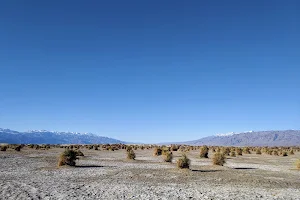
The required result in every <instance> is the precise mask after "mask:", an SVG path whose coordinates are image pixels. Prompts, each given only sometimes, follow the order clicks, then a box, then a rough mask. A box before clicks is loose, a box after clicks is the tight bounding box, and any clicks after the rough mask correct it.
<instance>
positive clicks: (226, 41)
mask: <svg viewBox="0 0 300 200" xmlns="http://www.w3.org/2000/svg"><path fill="white" fill-rule="evenodd" d="M299 9H300V2H299V1H296V0H295V1H276V0H274V1H268V0H255V1H226V2H225V1H174V0H173V1H130V0H129V1H107V2H104V1H88V2H87V1H31V0H29V1H2V2H1V3H0V17H1V20H0V127H2V128H10V129H14V130H19V131H24V130H29V129H46V130H58V131H77V132H93V133H97V134H100V135H104V136H108V137H114V138H118V139H121V140H126V141H133V142H147V143H153V142H162V141H186V140H193V139H198V138H201V137H205V136H209V135H213V134H216V133H226V132H231V131H236V132H239V131H249V130H275V129H300V123H299V122H300V92H299V91H300V78H299V77H300V39H299V38H300V37H299V35H300V20H299V19H300V12H299Z"/></svg>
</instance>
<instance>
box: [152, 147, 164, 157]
mask: <svg viewBox="0 0 300 200" xmlns="http://www.w3.org/2000/svg"><path fill="white" fill-rule="evenodd" d="M161 154H162V150H161V148H157V147H156V148H155V149H154V152H153V155H154V156H160V155H161Z"/></svg>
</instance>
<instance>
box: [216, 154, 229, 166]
mask: <svg viewBox="0 0 300 200" xmlns="http://www.w3.org/2000/svg"><path fill="white" fill-rule="evenodd" d="M225 160H226V157H225V155H224V154H222V153H215V154H214V157H213V164H214V165H220V166H223V165H224V164H225V162H226V161H225Z"/></svg>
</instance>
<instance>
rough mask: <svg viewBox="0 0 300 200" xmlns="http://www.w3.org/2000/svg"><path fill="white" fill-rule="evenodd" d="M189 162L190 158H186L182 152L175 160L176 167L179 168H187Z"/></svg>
mask: <svg viewBox="0 0 300 200" xmlns="http://www.w3.org/2000/svg"><path fill="white" fill-rule="evenodd" d="M190 163H191V161H190V159H188V157H187V156H186V155H185V154H183V155H182V157H181V158H179V159H178V160H177V167H178V168H179V169H189V168H190Z"/></svg>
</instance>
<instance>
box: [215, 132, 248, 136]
mask: <svg viewBox="0 0 300 200" xmlns="http://www.w3.org/2000/svg"><path fill="white" fill-rule="evenodd" d="M252 132H253V131H245V132H242V133H252ZM235 134H240V133H236V132H229V133H218V134H216V136H219V137H223V136H232V135H235Z"/></svg>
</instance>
